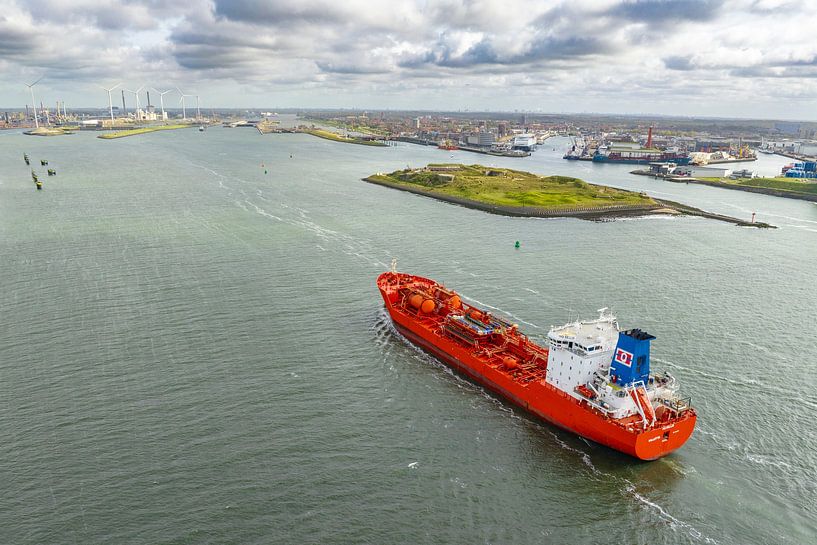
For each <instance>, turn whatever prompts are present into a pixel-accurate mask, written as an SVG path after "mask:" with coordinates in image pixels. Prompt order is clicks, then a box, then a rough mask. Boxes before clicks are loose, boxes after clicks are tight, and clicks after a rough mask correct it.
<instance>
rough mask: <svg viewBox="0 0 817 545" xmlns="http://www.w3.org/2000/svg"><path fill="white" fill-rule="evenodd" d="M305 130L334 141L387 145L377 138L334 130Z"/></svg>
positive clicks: (307, 132)
mask: <svg viewBox="0 0 817 545" xmlns="http://www.w3.org/2000/svg"><path fill="white" fill-rule="evenodd" d="M303 132H305V133H306V134H311V135H312V136H317V137H318V138H325V139H326V140H332V141H334V142H343V143H345V144H361V145H363V146H385V145H386V144H384V143H383V142H378V141H376V140H364V139H362V138H353V137H348V136H343V135H340V134H337V133H334V132H330V131H324V130H322V129H303Z"/></svg>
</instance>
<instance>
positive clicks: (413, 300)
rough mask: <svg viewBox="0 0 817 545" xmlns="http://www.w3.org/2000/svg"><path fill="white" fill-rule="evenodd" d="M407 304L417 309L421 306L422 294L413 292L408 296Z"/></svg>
mask: <svg viewBox="0 0 817 545" xmlns="http://www.w3.org/2000/svg"><path fill="white" fill-rule="evenodd" d="M409 304H410V305H411V306H413V307H414V308H416V309H419V308H420V307H421V306H423V296H422V295H420V294H419V293H415V294H414V295H412V296H411V297H409Z"/></svg>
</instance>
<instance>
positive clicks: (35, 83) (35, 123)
mask: <svg viewBox="0 0 817 545" xmlns="http://www.w3.org/2000/svg"><path fill="white" fill-rule="evenodd" d="M44 77H45V74H43V75H42V76H40V79H38V80H37V81H35V82H34V83H32V84H30V85H29V84H28V83H26V84H25V86H26V87H28V90H29V91H31V107H32V108H34V128H36V129H39V128H40V122H39V120H38V119H37V104H36V103H35V102H34V86H35V85H37V84H38V83H40V80H41V79H43V78H44Z"/></svg>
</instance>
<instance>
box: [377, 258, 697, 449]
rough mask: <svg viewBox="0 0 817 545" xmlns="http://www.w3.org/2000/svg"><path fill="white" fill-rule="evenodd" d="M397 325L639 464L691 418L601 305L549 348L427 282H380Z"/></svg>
mask: <svg viewBox="0 0 817 545" xmlns="http://www.w3.org/2000/svg"><path fill="white" fill-rule="evenodd" d="M377 286H378V289H379V290H380V293H381V295H382V296H383V300H384V302H385V304H386V309H387V310H388V312H389V315H390V316H391V319H392V322H393V323H394V326H395V328H396V329H397V331H398V332H400V333H401V334H402V335H403V336H405V337H406V338H407V339H408V340H409V341H411V342H412V343H414V344H416V345H418V346H420V347H421V348H423V349H424V350H425V351H427V352H429V353H430V354H432V355H433V356H435V357H437V358H439V359H440V360H441V361H443V362H444V363H446V364H447V365H449V366H450V367H452V368H454V369H455V370H457V371H459V372H461V373H463V374H464V375H466V376H468V377H470V378H471V379H473V380H474V381H476V382H477V383H479V384H481V385H483V386H485V387H486V388H488V389H490V390H491V391H493V392H495V393H496V394H498V395H500V396H502V397H503V398H505V399H507V400H508V401H510V402H512V403H514V404H515V405H517V406H519V407H521V408H523V409H525V410H527V411H529V412H530V413H532V414H534V415H536V416H538V417H540V418H542V419H544V420H546V421H548V422H551V423H552V424H555V425H557V426H559V427H561V428H564V429H566V430H569V431H572V432H574V433H576V434H578V435H580V436H582V437H585V438H587V439H590V440H593V441H595V442H597V443H601V444H602V445H606V446H608V447H610V448H613V449H615V450H618V451H621V452H624V453H626V454H629V455H631V456H634V457H636V458H639V459H641V460H655V459H657V458H660V457H662V456H665V455H667V454H669V453H671V452H673V451H674V450H676V449H678V448H680V447H681V446H682V445H683V444H684V443H685V442H686V441H687V439H689V437H690V435H692V431H693V429H694V427H695V422H696V419H697V416H696V413H695V410H694V409H693V408H692V407H691V406H690V403H689V399H683V398H681V397H680V396H679V394H678V385H677V382H676V380H675V379H674V378H673V377H672V375H670V374H669V373H661V374H653V373H651V372H650V342H651V341H652V340H653V339H654V338H655V337H653V336H652V335H650V334H648V333H646V332H644V331H641V330H639V329H630V330H626V331H622V330H621V329H620V328H619V325H618V321H617V320H616V318H615V316H613V315H612V314H611V313H610V312H608V311H607V309H602V310H601V311H600V315H599V317H598V318H596V319H594V320H589V321H577V322H573V323H568V324H566V325H564V326H560V327H554V328H552V329H551V330H550V332H549V333H548V344H547V346H540V345H538V344H536V343H534V342H532V341H531V340H530V339H528V337H527V336H525V335H524V334H523V333H522V332H521V331H520V330H519V327H518V326H517V325H516V324H511V323H510V322H508V321H506V320H504V319H501V318H499V317H497V316H493V315H492V314H491V313H490V312H486V311H484V310H481V309H479V308H477V307H475V306H472V305H469V304H467V303H465V302H463V301H462V299H461V298H460V296H459V295H457V293H455V292H454V291H451V290H449V289H447V288H445V287H444V286H442V285H441V284H438V283H437V282H435V281H434V280H430V279H428V278H423V277H421V276H414V275H410V274H406V273H399V272H397V271H396V270H395V267H394V266H393V267H392V270H391V271H390V272H385V273H383V274H381V275H380V276H379V277H378V279H377Z"/></svg>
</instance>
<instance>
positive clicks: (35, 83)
mask: <svg viewBox="0 0 817 545" xmlns="http://www.w3.org/2000/svg"><path fill="white" fill-rule="evenodd" d="M44 77H45V74H43V75H42V76H40V79H38V80H37V81H35V82H34V83H32V84H31V85H29V87H34V86H35V85H37V84H38V83H40V80H42V79H43V78H44Z"/></svg>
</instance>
